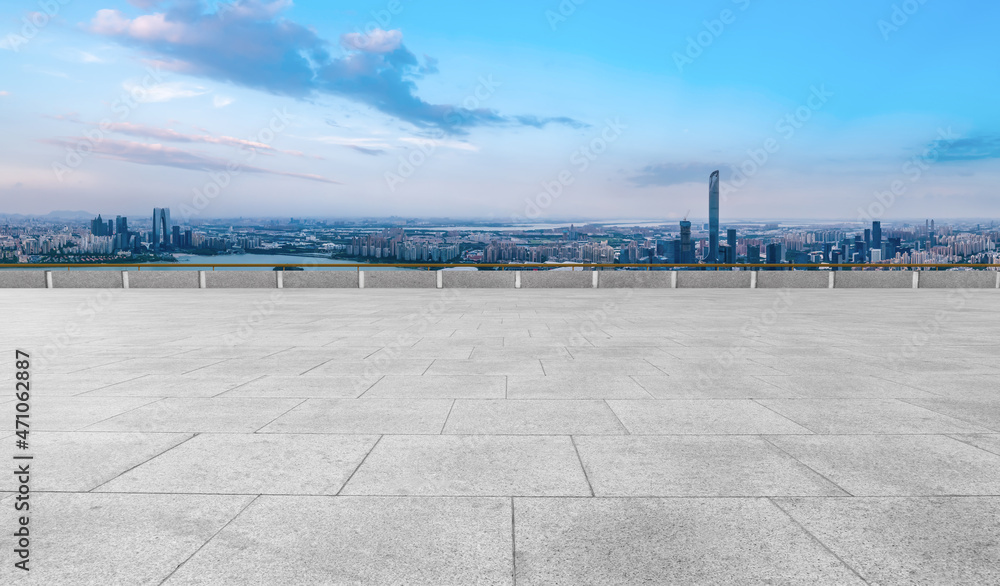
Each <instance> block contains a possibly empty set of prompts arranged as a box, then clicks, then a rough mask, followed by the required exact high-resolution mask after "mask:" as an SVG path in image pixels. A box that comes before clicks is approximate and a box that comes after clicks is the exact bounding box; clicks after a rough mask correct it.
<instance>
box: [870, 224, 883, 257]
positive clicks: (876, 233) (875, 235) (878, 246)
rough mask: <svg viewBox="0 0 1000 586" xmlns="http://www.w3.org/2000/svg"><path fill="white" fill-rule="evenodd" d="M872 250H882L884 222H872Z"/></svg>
mask: <svg viewBox="0 0 1000 586" xmlns="http://www.w3.org/2000/svg"><path fill="white" fill-rule="evenodd" d="M871 247H872V250H882V222H879V221H878V220H875V221H873V222H872V244H871Z"/></svg>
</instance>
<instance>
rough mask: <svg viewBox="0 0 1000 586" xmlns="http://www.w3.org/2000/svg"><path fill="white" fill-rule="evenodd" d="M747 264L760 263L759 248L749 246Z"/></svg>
mask: <svg viewBox="0 0 1000 586" xmlns="http://www.w3.org/2000/svg"><path fill="white" fill-rule="evenodd" d="M747 262H748V263H750V264H752V265H753V264H757V263H759V262H760V247H759V246H747Z"/></svg>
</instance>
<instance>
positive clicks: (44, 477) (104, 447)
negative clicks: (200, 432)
mask: <svg viewBox="0 0 1000 586" xmlns="http://www.w3.org/2000/svg"><path fill="white" fill-rule="evenodd" d="M190 438H191V434H186V433H104V432H94V433H90V432H87V433H74V432H60V431H52V432H48V431H33V432H30V433H29V435H28V445H29V446H30V451H29V452H25V453H30V454H31V455H32V456H33V457H34V461H33V466H35V467H36V468H35V469H36V470H38V471H39V472H38V474H37V475H36V476H34V477H33V478H32V482H31V489H32V490H40V491H61V492H86V491H88V490H92V489H94V488H96V487H98V486H100V485H101V484H103V483H105V482H107V481H109V480H111V479H112V478H114V477H116V476H118V475H119V474H121V473H122V472H125V471H126V470H128V469H130V468H132V467H133V466H138V465H139V464H142V463H143V462H145V461H147V460H149V459H150V458H154V457H156V456H157V455H159V454H162V453H163V452H165V451H167V450H169V449H171V448H173V447H174V446H176V445H177V444H180V443H182V442H184V441H186V440H188V439H190ZM15 488H16V485H15V479H14V476H13V475H4V477H3V478H2V480H0V491H3V490H14V489H15Z"/></svg>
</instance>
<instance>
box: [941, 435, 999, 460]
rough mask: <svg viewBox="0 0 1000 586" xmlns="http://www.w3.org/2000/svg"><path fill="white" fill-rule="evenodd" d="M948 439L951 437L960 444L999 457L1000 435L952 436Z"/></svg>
mask: <svg viewBox="0 0 1000 586" xmlns="http://www.w3.org/2000/svg"><path fill="white" fill-rule="evenodd" d="M950 437H953V438H955V439H957V440H958V441H960V442H965V443H967V444H969V445H973V446H976V447H977V448H979V449H982V450H986V451H987V452H990V453H992V454H997V455H1000V434H997V433H994V434H981V433H976V434H954V435H951V436H950Z"/></svg>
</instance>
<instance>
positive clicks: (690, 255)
mask: <svg viewBox="0 0 1000 586" xmlns="http://www.w3.org/2000/svg"><path fill="white" fill-rule="evenodd" d="M678 262H679V263H680V264H694V246H693V245H692V244H691V222H688V221H687V220H681V254H680V260H679V261H678Z"/></svg>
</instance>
